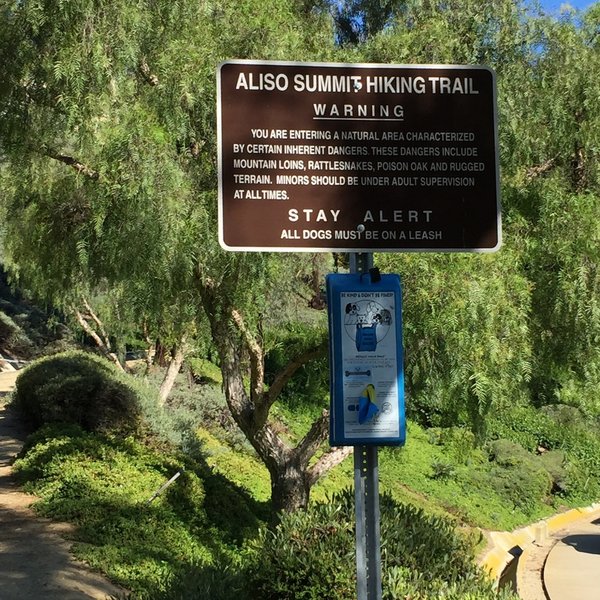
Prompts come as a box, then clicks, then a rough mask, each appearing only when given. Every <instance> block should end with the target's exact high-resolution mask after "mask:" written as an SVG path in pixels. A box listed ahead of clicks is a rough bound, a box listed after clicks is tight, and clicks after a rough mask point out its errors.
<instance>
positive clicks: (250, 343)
mask: <svg viewBox="0 0 600 600" xmlns="http://www.w3.org/2000/svg"><path fill="white" fill-rule="evenodd" d="M231 316H232V318H233V321H234V322H235V324H236V325H237V326H238V329H239V330H240V332H241V334H242V336H243V338H244V342H245V343H246V347H247V349H248V353H249V355H250V399H251V400H252V401H253V403H254V406H255V407H258V406H259V405H260V404H262V399H263V394H264V383H265V361H264V356H263V352H262V348H261V347H260V345H259V344H258V343H257V341H256V338H254V337H253V336H252V335H251V334H250V331H248V328H247V327H246V324H245V323H244V319H243V318H242V315H241V314H240V313H239V312H238V311H237V310H236V309H235V308H234V309H232V311H231Z"/></svg>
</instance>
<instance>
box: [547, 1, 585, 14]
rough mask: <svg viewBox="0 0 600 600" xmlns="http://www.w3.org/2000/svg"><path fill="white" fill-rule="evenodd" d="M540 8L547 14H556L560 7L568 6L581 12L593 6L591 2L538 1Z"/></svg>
mask: <svg viewBox="0 0 600 600" xmlns="http://www.w3.org/2000/svg"><path fill="white" fill-rule="evenodd" d="M540 4H541V5H542V8H543V9H544V10H545V11H546V12H548V13H552V14H554V13H557V12H558V11H559V10H560V7H561V5H563V4H570V5H571V6H572V7H573V8H577V9H579V10H583V9H586V8H588V7H589V6H591V5H592V4H594V2H593V1H592V0H569V1H568V2H567V1H566V0H540Z"/></svg>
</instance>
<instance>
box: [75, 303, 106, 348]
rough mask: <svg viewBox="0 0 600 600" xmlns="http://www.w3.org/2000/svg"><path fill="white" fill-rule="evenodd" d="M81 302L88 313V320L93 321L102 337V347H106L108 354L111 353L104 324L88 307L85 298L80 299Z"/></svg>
mask: <svg viewBox="0 0 600 600" xmlns="http://www.w3.org/2000/svg"><path fill="white" fill-rule="evenodd" d="M81 301H82V302H83V305H84V306H85V309H86V310H87V311H88V313H89V315H90V319H92V321H94V323H96V325H97V326H98V329H99V331H100V334H101V335H102V339H103V340H104V345H105V346H106V349H107V350H108V352H112V348H111V345H110V338H109V337H108V334H107V333H106V330H105V329H104V324H103V323H102V321H101V320H100V319H99V318H98V315H96V313H95V312H94V311H93V309H92V307H91V306H90V305H89V302H88V301H87V300H86V299H85V298H81Z"/></svg>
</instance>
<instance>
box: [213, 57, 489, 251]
mask: <svg viewBox="0 0 600 600" xmlns="http://www.w3.org/2000/svg"><path fill="white" fill-rule="evenodd" d="M218 134H219V237H220V241H221V244H222V245H223V247H224V248H226V249H229V250H277V251H347V252H361V251H362V252H373V251H493V250H497V249H498V248H499V246H500V243H501V231H500V205H499V192H498V188H499V185H498V160H497V138H496V89H495V78H494V74H493V72H492V71H491V70H489V69H487V68H485V67H470V66H469V67H464V66H445V65H444V66H440V65H406V66H405V65H402V66H396V65H375V64H364V65H360V64H320V63H316V64H312V63H282V62H263V61H260V62H256V61H229V62H225V63H223V64H222V65H221V67H220V69H219V81H218Z"/></svg>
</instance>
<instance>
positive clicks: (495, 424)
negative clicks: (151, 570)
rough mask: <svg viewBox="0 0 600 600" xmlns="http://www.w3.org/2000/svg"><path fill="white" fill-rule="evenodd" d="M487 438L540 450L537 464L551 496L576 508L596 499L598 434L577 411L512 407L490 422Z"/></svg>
mask: <svg viewBox="0 0 600 600" xmlns="http://www.w3.org/2000/svg"><path fill="white" fill-rule="evenodd" d="M490 434H491V435H494V436H496V437H498V438H506V439H508V440H512V442H516V443H517V444H520V446H522V447H524V448H527V449H528V450H529V451H530V452H536V451H537V450H538V448H541V450H542V452H543V453H542V456H541V457H539V459H540V462H541V464H542V465H543V466H544V468H545V469H546V470H547V471H548V473H549V475H550V476H551V480H552V485H553V489H554V492H555V493H556V494H558V495H560V496H561V497H562V498H564V499H567V500H570V502H571V503H573V504H575V505H576V504H582V503H586V502H591V501H594V500H595V499H596V497H597V494H598V491H599V490H600V487H599V483H598V480H599V477H600V443H599V439H600V431H599V429H598V426H597V424H596V423H595V422H593V421H590V420H589V419H586V418H585V417H584V416H583V415H582V414H581V413H580V412H579V411H578V410H577V409H573V408H572V407H569V406H549V407H544V408H543V409H541V410H540V409H535V408H533V407H525V406H515V407H513V408H512V409H511V410H510V411H506V412H505V413H502V414H498V415H496V417H495V418H494V419H491V420H490ZM545 450H550V451H551V452H548V453H545V452H544V451H545Z"/></svg>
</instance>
